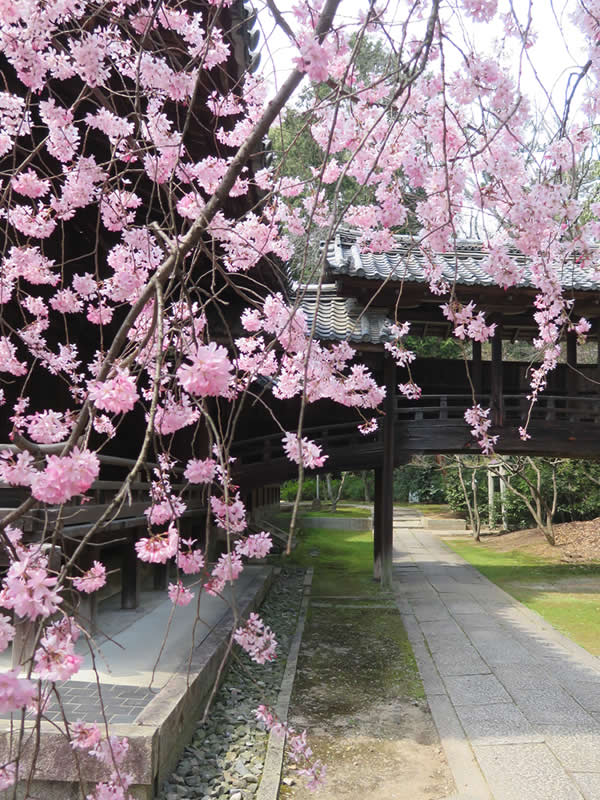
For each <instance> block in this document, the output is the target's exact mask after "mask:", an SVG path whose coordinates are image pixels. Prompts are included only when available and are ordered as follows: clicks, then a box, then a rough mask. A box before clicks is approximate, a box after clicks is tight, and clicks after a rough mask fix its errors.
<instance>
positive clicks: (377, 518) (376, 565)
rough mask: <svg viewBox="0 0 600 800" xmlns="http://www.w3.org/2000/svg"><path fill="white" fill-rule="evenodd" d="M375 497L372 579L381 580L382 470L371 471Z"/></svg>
mask: <svg viewBox="0 0 600 800" xmlns="http://www.w3.org/2000/svg"><path fill="white" fill-rule="evenodd" d="M373 473H374V478H375V496H374V498H373V577H374V578H375V580H376V581H380V580H381V550H382V546H383V514H382V512H383V470H382V469H381V468H379V469H375V470H373Z"/></svg>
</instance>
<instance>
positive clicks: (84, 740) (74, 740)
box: [69, 722, 101, 751]
mask: <svg viewBox="0 0 600 800" xmlns="http://www.w3.org/2000/svg"><path fill="white" fill-rule="evenodd" d="M69 732H70V734H71V747H72V748H73V749H74V750H87V751H90V750H92V749H93V748H94V747H95V746H96V745H97V744H98V742H99V741H100V738H101V734H100V730H99V728H98V726H97V725H96V723H95V722H91V723H87V722H73V723H71V725H70V731H69Z"/></svg>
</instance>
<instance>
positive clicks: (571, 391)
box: [567, 331, 577, 397]
mask: <svg viewBox="0 0 600 800" xmlns="http://www.w3.org/2000/svg"><path fill="white" fill-rule="evenodd" d="M571 368H573V369H571ZM575 369H577V334H576V333H575V331H568V333H567V395H568V396H569V397H576V396H577V373H576V372H575Z"/></svg>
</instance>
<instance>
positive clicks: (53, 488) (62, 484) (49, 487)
mask: <svg viewBox="0 0 600 800" xmlns="http://www.w3.org/2000/svg"><path fill="white" fill-rule="evenodd" d="M99 472H100V462H99V460H98V456H97V455H96V454H95V453H91V452H90V451H89V450H81V451H80V450H79V449H78V448H77V447H75V448H73V451H72V453H71V454H70V455H69V456H55V455H51V456H48V458H47V459H46V468H45V469H44V470H43V472H36V473H35V474H34V476H33V478H32V481H31V491H32V494H33V496H34V497H35V498H36V500H40V501H41V502H42V503H51V504H54V503H66V502H67V500H70V499H71V498H72V497H73V496H74V495H76V494H84V493H85V492H87V490H88V489H89V488H90V486H91V485H92V483H93V482H94V481H95V480H96V478H97V477H98V474H99Z"/></svg>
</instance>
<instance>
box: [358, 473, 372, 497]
mask: <svg viewBox="0 0 600 800" xmlns="http://www.w3.org/2000/svg"><path fill="white" fill-rule="evenodd" d="M368 474H369V473H368V472H367V471H366V470H363V471H362V472H361V473H360V475H361V478H362V481H363V489H364V493H365V503H370V502H371V498H370V497H369V483H368Z"/></svg>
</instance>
